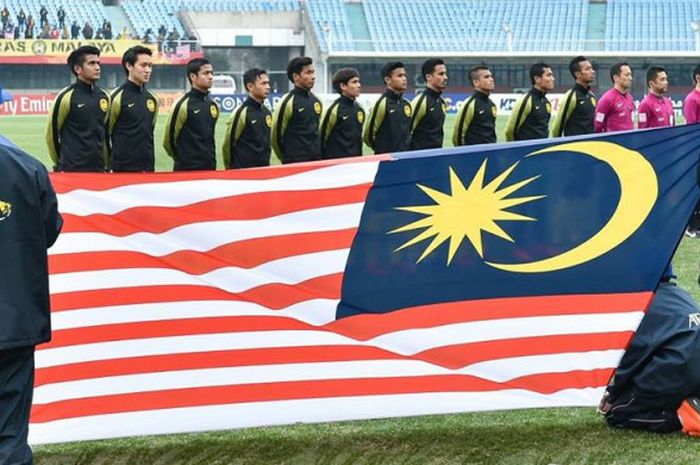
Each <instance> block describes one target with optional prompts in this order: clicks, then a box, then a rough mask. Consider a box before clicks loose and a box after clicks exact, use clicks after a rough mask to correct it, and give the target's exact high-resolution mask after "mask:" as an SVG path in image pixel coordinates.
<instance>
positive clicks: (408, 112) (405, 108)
mask: <svg viewBox="0 0 700 465" xmlns="http://www.w3.org/2000/svg"><path fill="white" fill-rule="evenodd" d="M403 114H404V115H406V116H411V105H404V106H403Z"/></svg>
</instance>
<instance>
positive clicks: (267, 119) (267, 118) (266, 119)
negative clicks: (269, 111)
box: [265, 115, 272, 128]
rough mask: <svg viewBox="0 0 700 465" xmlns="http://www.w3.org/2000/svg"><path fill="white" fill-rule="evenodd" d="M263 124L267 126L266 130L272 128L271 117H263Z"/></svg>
mask: <svg viewBox="0 0 700 465" xmlns="http://www.w3.org/2000/svg"><path fill="white" fill-rule="evenodd" d="M265 124H267V127H268V128H271V127H272V116H270V115H267V116H266V117H265Z"/></svg>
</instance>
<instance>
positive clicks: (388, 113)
mask: <svg viewBox="0 0 700 465" xmlns="http://www.w3.org/2000/svg"><path fill="white" fill-rule="evenodd" d="M382 78H383V79H384V84H385V85H386V91H385V92H384V93H383V94H382V96H381V97H379V100H377V103H375V104H374V107H372V111H371V112H370V116H369V121H368V123H367V124H366V125H365V132H364V140H365V143H366V144H367V145H369V146H370V147H371V148H372V150H374V153H388V152H402V151H405V150H408V149H409V147H410V145H411V114H412V110H411V104H410V103H409V101H408V100H406V99H405V98H403V93H404V92H405V91H406V88H407V87H408V79H407V78H406V68H404V65H403V63H401V62H398V61H394V62H389V63H387V64H386V65H384V67H383V68H382Z"/></svg>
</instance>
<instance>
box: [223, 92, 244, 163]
mask: <svg viewBox="0 0 700 465" xmlns="http://www.w3.org/2000/svg"><path fill="white" fill-rule="evenodd" d="M247 117H248V108H247V107H246V106H243V105H242V106H240V107H238V108H237V109H236V111H234V112H233V113H232V114H231V117H230V118H229V120H228V121H227V123H226V136H225V137H224V146H223V155H224V167H225V168H226V169H227V170H228V169H231V153H232V152H233V148H234V147H235V146H236V144H237V143H238V139H240V138H241V134H243V130H244V129H245V125H246V118H247Z"/></svg>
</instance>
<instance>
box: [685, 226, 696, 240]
mask: <svg viewBox="0 0 700 465" xmlns="http://www.w3.org/2000/svg"><path fill="white" fill-rule="evenodd" d="M685 235H686V237H691V238H693V239H695V238H696V237H698V231H697V229H692V228H686V230H685Z"/></svg>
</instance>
